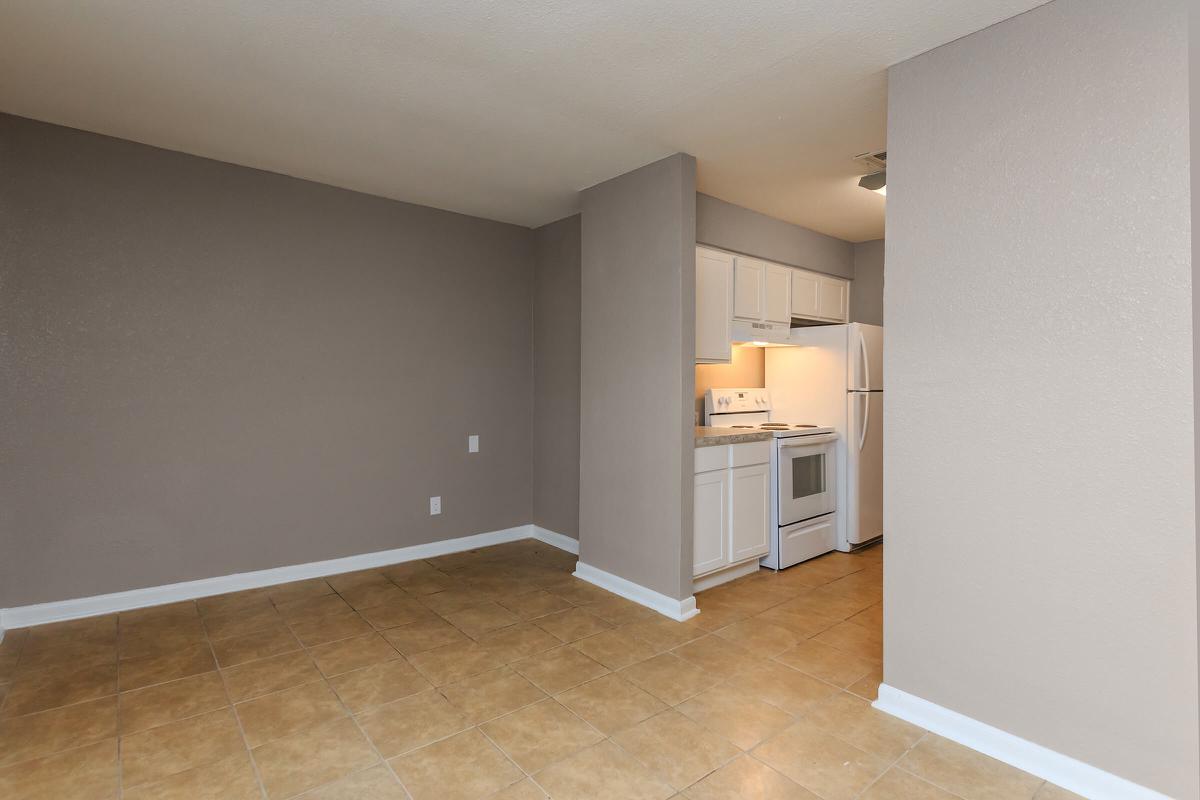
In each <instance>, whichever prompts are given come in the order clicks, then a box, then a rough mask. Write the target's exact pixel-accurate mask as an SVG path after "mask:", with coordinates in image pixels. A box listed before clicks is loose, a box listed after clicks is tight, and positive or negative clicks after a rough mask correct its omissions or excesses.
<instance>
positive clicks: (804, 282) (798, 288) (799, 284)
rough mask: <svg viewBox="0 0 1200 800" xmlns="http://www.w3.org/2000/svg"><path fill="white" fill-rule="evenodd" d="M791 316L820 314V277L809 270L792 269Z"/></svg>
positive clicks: (817, 315)
mask: <svg viewBox="0 0 1200 800" xmlns="http://www.w3.org/2000/svg"><path fill="white" fill-rule="evenodd" d="M792 316H795V317H819V316H821V279H820V278H818V277H817V276H816V275H814V274H812V273H811V272H804V271H803V270H798V269H794V270H792Z"/></svg>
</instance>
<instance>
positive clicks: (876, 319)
mask: <svg viewBox="0 0 1200 800" xmlns="http://www.w3.org/2000/svg"><path fill="white" fill-rule="evenodd" d="M850 321H851V322H865V323H867V324H868V325H882V324H883V239H876V240H874V241H871V242H859V243H858V244H856V245H854V282H853V283H852V284H851V286H850Z"/></svg>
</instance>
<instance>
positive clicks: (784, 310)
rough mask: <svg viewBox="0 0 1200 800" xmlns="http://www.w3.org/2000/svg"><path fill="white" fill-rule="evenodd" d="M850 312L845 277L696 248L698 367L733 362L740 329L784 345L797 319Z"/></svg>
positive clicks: (837, 317)
mask: <svg viewBox="0 0 1200 800" xmlns="http://www.w3.org/2000/svg"><path fill="white" fill-rule="evenodd" d="M849 311H850V281H847V280H845V279H843V278H835V277H834V276H832V275H824V274H822V273H819V272H809V271H808V270H804V269H796V268H794V267H787V266H784V265H782V264H773V263H771V262H769V261H763V260H761V259H758V258H750V257H749V256H735V255H733V254H731V253H726V252H723V251H721V250H712V249H710V248H707V247H697V248H696V363H697V364H728V363H729V362H730V360H731V359H732V355H733V354H732V351H731V348H730V341H731V340H732V338H733V336H734V328H735V327H738V328H742V329H744V330H751V329H753V331H752V333H753V334H758V331H760V330H761V331H762V332H763V335H754V338H755V339H759V338H761V339H766V340H768V341H779V338H778V337H782V338H784V339H786V337H787V332H788V326H789V325H790V323H791V321H792V320H793V319H795V318H799V319H807V320H817V321H820V322H847V321H849ZM745 323H752V325H746V324H745ZM743 332H744V331H743ZM766 334H771V335H774V336H775V337H777V338H771V336H770V335H766Z"/></svg>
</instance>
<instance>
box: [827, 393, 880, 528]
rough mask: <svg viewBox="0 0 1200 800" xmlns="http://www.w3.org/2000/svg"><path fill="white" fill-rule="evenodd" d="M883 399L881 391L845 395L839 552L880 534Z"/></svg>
mask: <svg viewBox="0 0 1200 800" xmlns="http://www.w3.org/2000/svg"><path fill="white" fill-rule="evenodd" d="M883 398H884V393H883V392H850V393H849V394H847V395H846V400H847V405H848V406H849V407H848V409H847V412H848V416H849V418H850V424H849V431H848V434H849V435H848V436H847V437H846V438H847V440H848V441H847V442H846V455H847V459H846V472H847V481H846V505H845V507H844V508H845V515H844V516H845V518H846V520H845V529H846V536H845V541H843V542H839V543H838V544H839V547H838V549H839V550H849V549H850V548H851V547H854V546H856V545H859V544H862V543H863V542H869V541H871V540H872V539H874V538H876V537H879V536H882V535H883V402H884V401H883Z"/></svg>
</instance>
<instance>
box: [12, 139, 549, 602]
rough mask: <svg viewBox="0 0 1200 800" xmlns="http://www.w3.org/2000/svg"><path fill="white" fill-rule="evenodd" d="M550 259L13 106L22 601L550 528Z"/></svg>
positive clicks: (468, 224) (15, 467)
mask: <svg viewBox="0 0 1200 800" xmlns="http://www.w3.org/2000/svg"><path fill="white" fill-rule="evenodd" d="M533 254H534V234H533V232H532V231H530V230H528V229H526V228H520V227H517V226H514V225H504V224H500V223H495V222H489V221H485V220H481V219H476V218H472V217H466V216H461V215H457V214H451V213H446V212H442V211H436V210H433V209H430V208H423V207H420V206H414V205H408V204H404V203H398V202H394V201H389V200H383V199H379V198H375V197H369V196H366V195H362V194H356V193H354V192H349V191H344V190H340V189H334V188H331V187H327V186H322V185H319V184H314V183H308V182H305V181H301V180H295V179H292V178H287V177H283V176H280V175H275V174H270V173H266V172H260V171H256V170H253V169H247V168H243V167H236V166H232V165H228V164H223V163H219V162H215V161H209V160H205V159H201V158H195V157H191V156H186V155H182V154H179V153H173V152H169V151H165V150H158V149H154V148H151V147H147V146H144V145H139V144H134V143H131V142H126V141H121V140H117V139H111V138H107V137H103V136H97V135H94V134H89V133H84V132H81V131H76V130H71V129H67V128H60V127H56V126H52V125H46V124H42V123H38V122H33V121H30V120H25V119H20V118H16V117H12V116H0V285H2V286H3V291H2V292H0V452H3V465H4V466H3V469H0V553H3V554H4V557H2V558H0V607H12V606H18V605H23V604H29V603H37V602H41V601H51V600H61V599H66V598H74V597H81V596H89V595H95V594H98V593H103V592H112V591H118V590H125V589H130V588H138V587H146V586H154V585H159V584H165V583H171V582H175V581H183V580H189V579H197V578H206V577H211V576H219V575H227V574H230V573H237V572H244V571H247V570H254V569H261V568H267V567H274V566H280V565H287V564H296V563H304V562H309V561H314V560H319V559H327V558H332V557H337V556H345V555H351V554H359V553H367V552H374V551H379V550H386V549H391V548H396V547H401V546H405V545H412V544H418V543H424V542H430V541H435V540H441V539H447V538H451V537H457V536H462V535H465V534H472V533H479V532H483V531H491V530H496V529H502V528H507V527H511V526H515V525H521V524H525V523H528V522H529V520H530V498H531V494H532V490H531V485H530V464H531V461H532V455H531V450H530V413H529V403H530V397H531V396H532V384H531V377H530V373H531V370H530V346H531V342H530V324H531V320H530V318H531V314H530V297H531V279H532V271H533V270H532V265H533ZM469 434H479V435H480V437H481V441H480V444H481V450H480V452H479V453H477V454H468V453H467V436H468V435H469ZM432 495H440V496H441V498H442V504H443V505H442V509H443V511H442V514H441V516H437V517H431V516H430V515H429V497H430V496H432Z"/></svg>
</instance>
